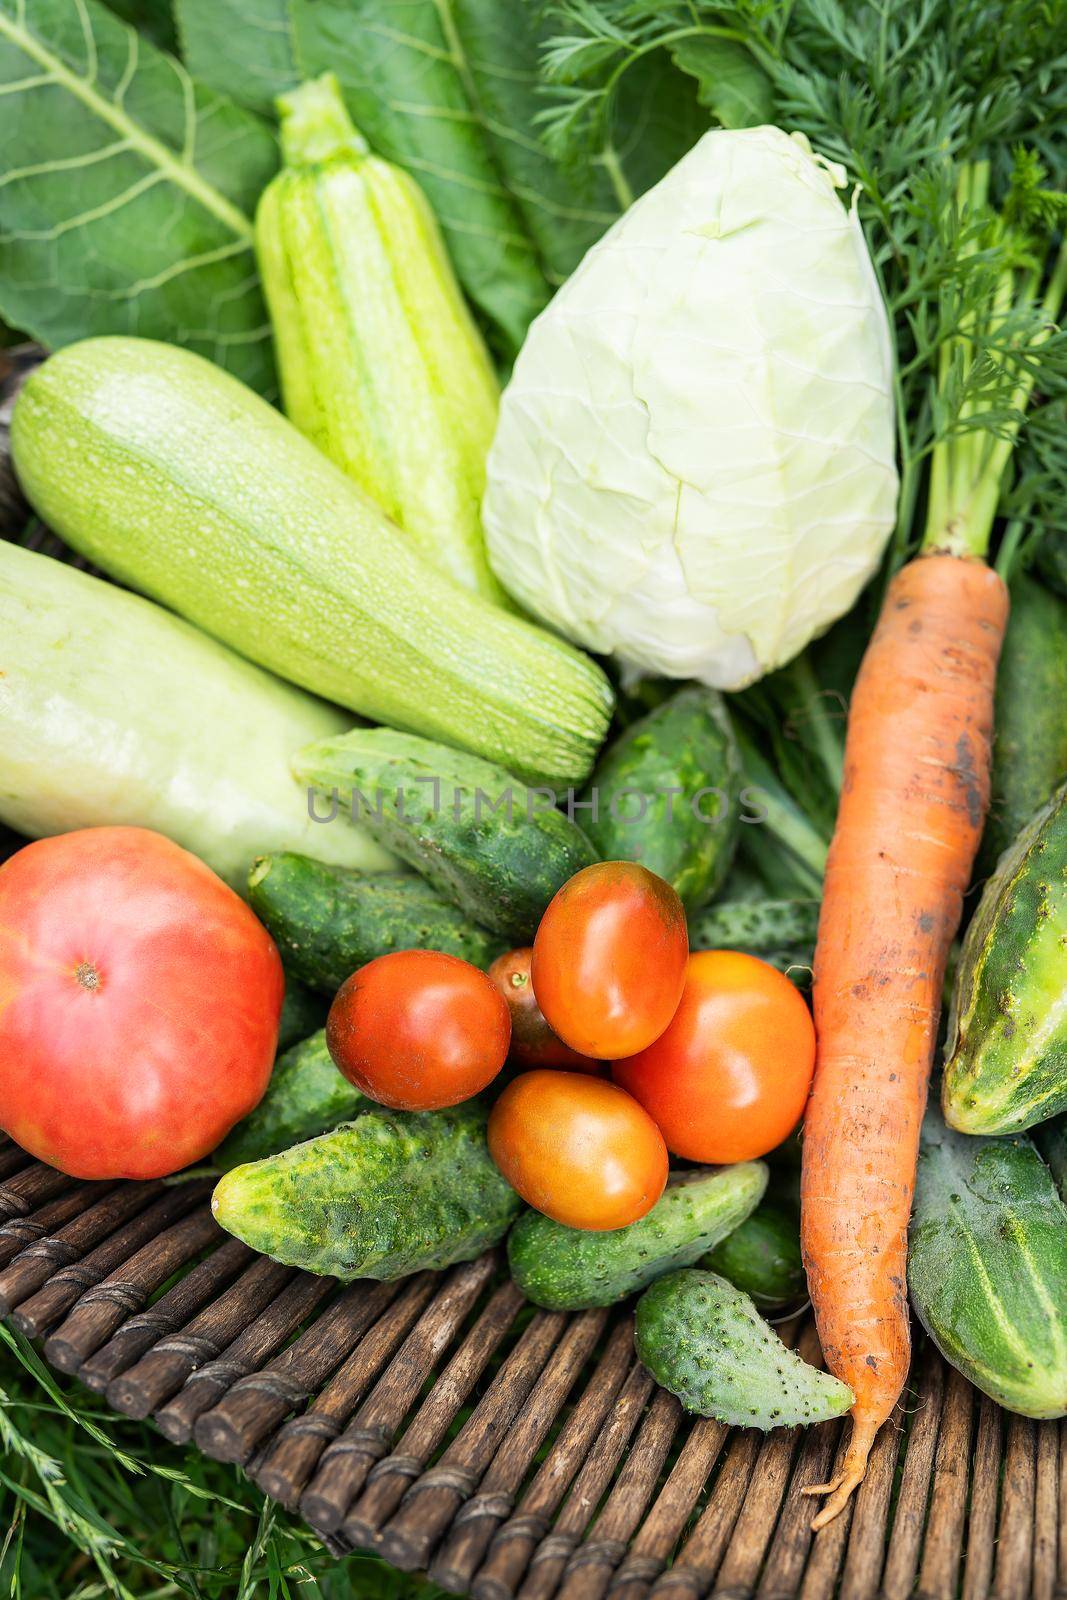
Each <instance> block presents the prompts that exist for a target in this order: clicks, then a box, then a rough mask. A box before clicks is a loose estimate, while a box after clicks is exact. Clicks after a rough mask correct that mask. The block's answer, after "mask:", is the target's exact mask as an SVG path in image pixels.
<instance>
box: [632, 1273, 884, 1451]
mask: <svg viewBox="0 0 1067 1600" xmlns="http://www.w3.org/2000/svg"><path fill="white" fill-rule="evenodd" d="M634 1343H635V1345H636V1348H637V1354H638V1357H639V1359H640V1360H641V1361H642V1362H643V1363H644V1365H645V1366H646V1367H647V1368H648V1370H649V1372H650V1373H651V1374H652V1376H653V1377H654V1378H655V1380H656V1382H657V1383H658V1384H660V1386H661V1387H662V1388H664V1389H669V1390H670V1392H671V1393H672V1394H676V1395H677V1396H678V1398H679V1400H680V1401H681V1402H682V1404H683V1406H684V1407H685V1408H686V1410H687V1411H695V1412H696V1413H697V1414H698V1415H699V1416H702V1417H717V1418H718V1420H719V1421H720V1422H726V1423H729V1424H731V1425H732V1426H733V1427H738V1428H792V1427H795V1426H796V1425H797V1424H798V1423H810V1422H825V1421H826V1420H827V1419H828V1418H829V1417H840V1416H843V1415H844V1413H845V1412H846V1411H847V1410H848V1409H849V1407H850V1406H851V1405H852V1401H853V1394H852V1390H851V1389H849V1388H848V1387H847V1385H845V1384H843V1383H841V1382H839V1380H838V1379H837V1378H833V1377H831V1376H830V1374H829V1373H828V1372H819V1371H817V1370H816V1368H815V1367H809V1366H808V1364H807V1362H805V1361H801V1359H800V1357H799V1356H797V1355H794V1354H793V1352H792V1350H787V1349H786V1347H785V1345H784V1344H783V1343H782V1341H781V1340H780V1339H779V1337H778V1335H777V1334H776V1333H775V1332H774V1330H773V1329H772V1328H769V1327H768V1326H767V1324H766V1323H765V1322H764V1321H763V1319H762V1317H760V1315H759V1313H758V1312H757V1310H756V1308H755V1306H754V1305H753V1304H752V1301H751V1300H750V1299H749V1297H748V1295H747V1294H743V1293H742V1292H741V1290H740V1289H735V1288H734V1286H733V1284H732V1283H727V1282H726V1279H725V1278H720V1277H718V1276H717V1275H716V1274H715V1273H714V1272H699V1271H697V1270H696V1269H695V1268H692V1267H690V1268H688V1269H686V1270H684V1271H682V1272H675V1273H672V1274H671V1276H670V1277H669V1278H660V1279H659V1280H658V1282H656V1283H654V1284H653V1285H652V1287H651V1289H648V1290H646V1291H645V1293H644V1294H643V1295H642V1297H641V1299H640V1300H639V1301H638V1303H637V1314H636V1322H635V1328H634Z"/></svg>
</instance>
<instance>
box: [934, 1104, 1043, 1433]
mask: <svg viewBox="0 0 1067 1600" xmlns="http://www.w3.org/2000/svg"><path fill="white" fill-rule="evenodd" d="M908 1286H909V1288H910V1290H911V1298H912V1303H913V1305H914V1306H915V1310H916V1311H917V1312H918V1315H919V1318H920V1320H921V1321H922V1323H923V1326H924V1327H925V1328H926V1330H927V1332H928V1333H929V1334H930V1337H931V1338H932V1339H933V1341H934V1343H935V1344H936V1345H937V1347H938V1349H939V1350H940V1351H941V1353H942V1355H943V1356H944V1357H945V1359H946V1361H950V1362H951V1363H952V1365H953V1366H954V1367H956V1368H958V1370H959V1371H960V1372H962V1373H963V1375H964V1377H965V1378H968V1379H969V1380H970V1381H971V1383H973V1384H975V1385H976V1387H977V1388H979V1389H981V1390H982V1391H983V1392H984V1393H985V1394H988V1395H989V1396H991V1398H992V1399H994V1400H996V1401H997V1403H998V1404H999V1405H1002V1406H1007V1408H1008V1409H1009V1410H1010V1411H1019V1412H1021V1413H1022V1414H1023V1416H1027V1417H1062V1416H1064V1415H1065V1414H1067V1206H1065V1205H1064V1203H1063V1201H1062V1200H1061V1199H1060V1196H1059V1194H1058V1193H1057V1191H1056V1186H1055V1184H1054V1183H1053V1181H1052V1177H1051V1175H1050V1173H1049V1171H1048V1168H1047V1167H1046V1166H1045V1164H1044V1162H1043V1161H1042V1160H1041V1158H1040V1156H1039V1155H1038V1153H1037V1151H1036V1149H1035V1148H1034V1145H1033V1143H1032V1142H1031V1141H1030V1140H1029V1139H1028V1138H1025V1137H1020V1136H1015V1137H1014V1138H1002V1139H983V1138H978V1139H972V1138H966V1137H964V1136H962V1135H960V1134H958V1133H954V1132H953V1131H952V1130H951V1129H949V1128H946V1127H945V1125H944V1123H943V1122H942V1121H941V1118H940V1117H939V1116H938V1115H937V1113H936V1112H935V1111H930V1112H928V1113H927V1115H926V1119H925V1121H924V1123H923V1129H922V1138H921V1142H920V1149H919V1169H918V1176H917V1180H916V1190H915V1211H914V1215H913V1218H912V1225H911V1244H910V1253H909V1260H908Z"/></svg>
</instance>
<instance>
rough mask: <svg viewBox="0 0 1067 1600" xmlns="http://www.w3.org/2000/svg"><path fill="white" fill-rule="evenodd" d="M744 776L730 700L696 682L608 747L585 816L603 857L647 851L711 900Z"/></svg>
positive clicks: (726, 856) (692, 903) (646, 860)
mask: <svg viewBox="0 0 1067 1600" xmlns="http://www.w3.org/2000/svg"><path fill="white" fill-rule="evenodd" d="M741 783H742V774H741V757H740V755H739V753H738V749H737V740H736V739H735V738H734V731H733V726H732V724H731V722H730V714H729V712H728V711H727V709H726V703H725V701H724V700H723V698H722V695H720V694H719V693H718V692H717V690H715V689H708V688H704V687H701V686H699V685H694V686H693V687H691V688H688V689H680V690H679V691H678V693H677V694H674V695H672V696H671V698H670V699H669V700H665V701H664V702H663V704H662V705H660V706H657V707H656V708H655V710H654V711H650V712H649V713H648V714H647V716H644V717H642V718H641V719H640V721H638V722H635V723H633V724H632V725H631V726H630V727H629V728H627V729H626V732H625V733H623V734H621V735H620V737H619V738H618V739H616V741H615V743H614V744H612V745H610V746H609V747H608V749H607V750H606V751H605V752H604V754H603V755H602V756H601V758H600V760H599V761H598V762H597V765H596V768H595V769H594V772H593V776H592V779H591V780H590V787H589V791H588V793H587V794H586V796H585V799H584V801H583V807H586V808H585V809H583V810H582V811H581V812H580V813H579V816H580V818H581V822H582V826H583V828H584V829H585V831H586V832H587V833H588V835H589V837H590V839H591V840H592V841H593V844H594V846H595V847H596V849H597V851H598V852H599V854H600V856H601V859H602V860H604V861H639V862H640V863H641V865H642V866H643V867H647V868H648V869H649V871H650V872H655V873H657V874H658V875H659V876H660V877H661V878H666V880H667V882H668V883H670V884H673V886H674V888H675V889H676V890H677V891H678V894H679V896H680V898H681V901H682V904H683V905H684V906H685V907H686V909H687V910H689V909H692V908H694V907H696V906H700V905H703V904H704V902H705V901H706V900H710V898H711V896H712V895H713V894H714V893H715V891H716V890H717V889H718V888H719V887H720V886H721V884H722V882H723V879H724V878H725V877H726V874H727V872H728V871H729V870H730V863H731V862H732V861H733V856H734V850H735V848H736V845H737V835H738V829H739V826H740V818H741V810H740V803H739V796H740V791H741ZM712 790H714V791H717V792H716V793H709V792H708V791H712ZM587 804H595V811H590V810H589V809H588V808H587ZM627 819H629V820H627Z"/></svg>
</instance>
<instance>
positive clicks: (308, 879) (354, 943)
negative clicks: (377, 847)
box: [248, 819, 504, 994]
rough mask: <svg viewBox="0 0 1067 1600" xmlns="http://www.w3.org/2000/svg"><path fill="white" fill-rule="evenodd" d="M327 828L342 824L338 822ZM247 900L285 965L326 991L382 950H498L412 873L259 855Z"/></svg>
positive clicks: (479, 959) (476, 961) (477, 955)
mask: <svg viewBox="0 0 1067 1600" xmlns="http://www.w3.org/2000/svg"><path fill="white" fill-rule="evenodd" d="M335 825H336V826H337V827H339V828H343V827H345V826H346V824H345V822H344V821H342V820H340V819H338V821H337V822H336V824H335ZM248 898H249V900H250V901H251V902H252V907H253V909H254V910H255V912H256V914H257V916H258V917H259V918H260V919H261V921H263V922H265V923H266V925H267V927H268V928H269V929H270V931H271V933H272V934H273V936H274V942H275V944H276V945H277V946H278V949H279V950H280V951H281V955H282V960H283V961H284V962H285V966H286V970H287V971H289V972H295V973H297V974H298V975H299V976H300V977H301V978H302V979H303V980H304V982H305V983H308V984H310V985H311V986H312V987H313V988H316V989H321V990H322V991H323V992H324V993H326V994H333V993H334V991H335V990H337V989H339V988H340V986H341V984H342V983H344V981H345V979H346V978H347V977H349V976H350V975H351V974H352V973H353V972H355V970H356V968H357V967H361V966H363V965H364V963H365V962H367V961H373V960H374V958H375V956H384V955H386V954H388V952H389V951H390V950H444V951H447V953H448V954H449V955H453V956H461V957H462V958H463V960H464V961H470V962H472V963H473V965H474V966H476V967H488V966H489V964H490V963H491V962H492V961H494V960H495V959H496V957H497V956H498V955H500V954H501V952H502V950H503V949H504V945H503V943H502V941H501V940H500V939H499V938H498V937H497V936H495V935H494V934H491V933H489V932H487V931H486V929H484V928H479V927H478V926H477V924H476V923H474V922H472V921H471V920H470V918H469V917H467V916H465V915H464V914H463V912H462V911H459V910H458V909H457V908H456V907H455V906H454V905H453V904H452V903H451V901H449V900H446V899H444V898H443V896H441V895H439V894H438V893H437V891H436V890H435V889H433V888H431V886H430V885H429V884H428V883H427V882H426V881H425V879H423V878H419V877H416V876H415V874H413V873H406V872H405V873H401V872H382V873H378V874H375V875H370V876H368V875H365V874H364V873H362V872H345V871H338V870H336V869H335V868H333V867H328V866H324V865H323V863H322V862H321V861H312V860H311V859H310V857H309V856H298V855H291V854H285V855H277V856H261V857H260V859H259V860H258V861H257V862H256V863H255V865H254V866H253V868H252V871H251V873H250V874H249V878H248Z"/></svg>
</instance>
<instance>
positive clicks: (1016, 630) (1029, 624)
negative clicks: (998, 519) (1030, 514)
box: [981, 577, 1067, 872]
mask: <svg viewBox="0 0 1067 1600" xmlns="http://www.w3.org/2000/svg"><path fill="white" fill-rule="evenodd" d="M1065 706H1067V605H1065V604H1064V602H1063V601H1062V600H1060V599H1059V598H1058V597H1057V596H1056V595H1054V594H1050V593H1049V591H1048V590H1047V589H1043V588H1042V587H1041V585H1040V584H1039V583H1035V582H1034V581H1033V579H1032V578H1026V577H1021V578H1016V580H1015V581H1014V583H1013V584H1012V586H1011V616H1010V617H1009V618H1008V631H1007V633H1006V635H1005V637H1004V648H1003V650H1002V651H1001V655H1000V666H999V668H998V669H997V702H996V737H995V739H994V741H993V774H992V785H991V799H990V804H989V816H988V818H987V819H986V827H985V835H984V837H983V839H982V855H981V863H982V870H984V871H985V872H991V871H993V870H994V869H995V867H996V864H997V860H998V858H999V857H1000V856H1001V855H1002V854H1003V852H1004V851H1005V850H1006V849H1007V848H1008V846H1009V845H1010V844H1011V843H1012V842H1013V841H1014V840H1015V839H1016V838H1017V837H1018V834H1019V832H1020V831H1021V829H1022V828H1023V827H1024V826H1025V825H1026V823H1027V822H1029V820H1030V818H1031V817H1032V816H1033V814H1034V812H1035V811H1036V810H1037V808H1038V806H1041V805H1044V803H1045V801H1046V800H1047V799H1048V797H1049V795H1050V794H1051V793H1052V791H1053V789H1055V788H1056V787H1057V785H1058V784H1059V783H1060V782H1062V780H1063V778H1064V777H1065V776H1067V716H1065V715H1064V707H1065Z"/></svg>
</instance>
